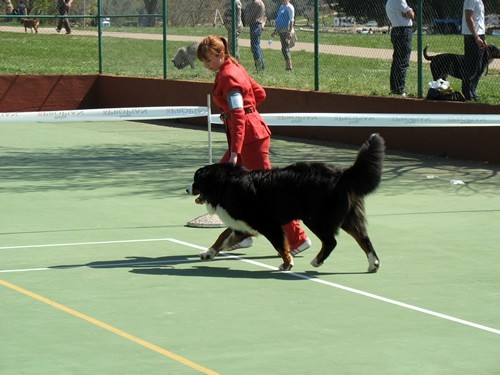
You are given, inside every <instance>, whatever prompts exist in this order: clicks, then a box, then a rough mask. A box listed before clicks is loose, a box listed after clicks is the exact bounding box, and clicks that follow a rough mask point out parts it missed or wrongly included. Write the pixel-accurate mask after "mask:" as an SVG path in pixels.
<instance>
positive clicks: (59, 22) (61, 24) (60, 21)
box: [56, 10, 64, 32]
mask: <svg viewBox="0 0 500 375" xmlns="http://www.w3.org/2000/svg"><path fill="white" fill-rule="evenodd" d="M59 15H60V16H63V15H64V12H63V11H61V10H60V11H59ZM63 27H64V18H58V20H57V27H56V31H57V32H60V31H61V30H62V28H63Z"/></svg>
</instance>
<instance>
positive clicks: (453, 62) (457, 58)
mask: <svg viewBox="0 0 500 375" xmlns="http://www.w3.org/2000/svg"><path fill="white" fill-rule="evenodd" d="M428 48H429V45H427V46H425V48H424V51H423V52H424V58H425V59H426V60H428V61H430V62H431V73H432V79H433V80H434V81H437V80H438V79H439V78H441V79H443V80H445V81H446V80H447V78H448V76H452V77H455V78H458V79H460V80H462V79H463V77H464V75H465V73H464V69H465V68H464V55H457V54H454V53H442V54H439V55H434V56H429V55H428V54H427V50H428ZM483 56H484V57H483V58H484V66H485V69H488V65H489V64H491V62H492V61H493V60H494V59H499V58H500V50H499V49H498V47H497V46H495V45H494V44H489V45H488V47H487V49H486V52H485V53H484V55H483ZM482 73H483V72H481V74H482Z"/></svg>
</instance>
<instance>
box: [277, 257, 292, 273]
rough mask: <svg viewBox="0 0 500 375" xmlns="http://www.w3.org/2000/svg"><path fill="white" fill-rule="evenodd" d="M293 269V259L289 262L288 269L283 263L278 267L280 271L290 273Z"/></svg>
mask: <svg viewBox="0 0 500 375" xmlns="http://www.w3.org/2000/svg"><path fill="white" fill-rule="evenodd" d="M292 267H293V259H292V261H291V262H290V264H289V265H288V267H286V266H285V263H282V264H281V265H280V271H290V270H291V269H292Z"/></svg>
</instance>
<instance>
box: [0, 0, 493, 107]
mask: <svg viewBox="0 0 500 375" xmlns="http://www.w3.org/2000/svg"><path fill="white" fill-rule="evenodd" d="M249 1H251V0H243V1H242V3H243V18H245V17H244V14H245V9H246V7H247V6H248V2H249ZM4 2H5V3H7V2H6V1H5V0H4ZM25 3H26V4H27V5H28V12H29V14H28V15H19V14H7V13H8V9H7V7H6V8H5V9H3V14H0V33H1V34H2V39H3V40H4V42H5V43H9V45H11V44H17V47H16V48H17V50H18V51H19V50H20V49H26V50H23V53H24V56H29V59H30V61H31V62H36V61H37V60H40V61H41V63H40V64H36V63H32V64H30V65H29V68H28V67H26V66H22V65H20V64H17V65H16V64H14V65H9V64H0V74H20V73H21V74H26V73H31V74H45V73H49V74H50V73H54V72H56V71H57V70H58V69H59V71H60V72H64V73H68V74H91V73H106V74H117V75H127V76H130V75H131V76H141V77H155V78H169V79H184V80H186V79H187V80H204V81H206V80H212V79H213V74H212V73H211V72H208V71H207V70H206V69H204V68H203V66H202V64H201V63H200V62H198V61H196V60H194V61H193V63H192V64H187V66H185V67H183V68H182V69H178V68H176V67H175V66H174V64H173V63H172V60H173V59H174V58H175V55H176V54H177V52H178V50H179V48H185V47H187V46H189V45H190V44H191V43H196V42H197V41H199V40H200V39H202V38H203V37H204V36H205V35H207V34H209V33H211V34H218V35H223V36H226V37H227V36H228V29H227V28H226V26H228V23H227V22H225V14H226V10H227V9H230V11H235V10H236V8H235V7H233V5H232V3H231V2H227V1H226V0H218V1H213V2H206V1H203V0H190V1H184V0H175V1H174V0H170V1H167V0H149V1H148V0H130V1H118V0H94V1H91V0H86V1H85V0H83V1H75V2H74V3H73V6H72V8H71V12H70V15H69V21H70V25H71V27H72V35H70V36H67V39H66V40H64V39H63V38H66V36H64V37H63V36H61V35H58V34H57V32H56V31H55V30H54V28H55V26H56V25H57V23H58V21H59V19H60V18H61V16H59V15H58V12H57V8H56V6H55V4H56V1H55V0H54V1H52V2H50V4H49V5H47V6H45V7H44V6H43V4H46V3H47V2H46V1H35V0H32V1H25ZM264 3H265V5H266V16H267V24H266V27H265V28H264V31H263V33H262V40H261V47H262V50H263V56H264V60H265V70H264V71H257V69H256V67H255V65H254V60H253V56H252V53H251V49H250V33H249V27H248V26H247V25H245V26H243V28H242V29H241V32H240V34H239V36H238V50H239V58H240V61H241V63H242V64H243V65H244V66H245V67H246V68H247V70H248V71H249V73H250V74H252V75H254V76H255V77H256V78H257V79H258V80H259V82H261V83H262V84H263V85H266V86H279V87H288V88H295V89H306V90H319V91H328V92H336V93H351V94H361V95H388V94H389V91H390V90H389V69H390V63H391V56H392V45H391V42H390V37H389V33H388V32H389V25H388V20H387V17H386V15H385V0H360V1H357V2H352V1H342V0H338V1H335V2H333V1H325V0H323V1H320V0H292V1H291V3H292V4H293V5H294V6H295V13H296V19H295V30H296V35H297V39H298V40H297V42H296V44H295V46H294V47H293V48H292V50H291V55H292V60H293V72H289V71H285V62H284V58H283V55H282V53H281V51H280V50H281V43H280V40H279V38H278V37H272V36H271V33H272V31H273V30H274V27H273V25H274V19H275V17H276V10H277V8H278V6H279V4H280V1H275V0H265V1H264ZM408 3H409V5H410V6H412V7H413V8H414V9H415V11H416V12H417V13H418V14H419V17H420V18H419V20H420V22H419V23H418V26H416V27H415V33H414V38H413V39H414V40H413V50H412V57H411V66H410V69H409V72H408V78H407V91H408V92H409V93H410V96H414V97H422V96H425V94H426V90H427V83H428V82H429V81H432V76H431V73H430V69H429V66H428V62H427V61H425V60H424V59H423V58H422V54H421V51H422V49H423V48H424V47H425V46H426V45H429V49H430V54H437V53H443V52H449V53H456V54H461V53H462V52H463V37H462V36H461V35H460V25H461V13H462V3H461V2H455V3H456V4H448V5H446V6H444V5H443V2H441V1H437V0H434V1H430V0H427V1H426V2H424V1H423V0H414V1H411V0H408ZM484 4H485V8H486V13H487V23H488V35H487V41H488V43H491V44H496V45H497V46H500V35H499V34H500V19H499V17H498V16H497V14H499V13H500V9H499V4H500V1H499V0H484ZM13 5H14V4H13ZM21 18H30V19H33V18H36V19H39V20H40V27H39V28H38V33H35V32H33V30H32V29H30V28H27V29H26V30H25V28H24V27H23V26H24V25H23V24H22V22H20V20H21ZM35 37H36V39H35ZM40 46H43V48H37V47H40ZM30 48H31V49H32V50H33V55H31V56H30ZM79 48H80V49H81V51H80V50H79ZM61 49H66V51H65V52H61ZM4 50H5V49H4ZM7 50H8V49H7ZM72 51H74V52H72ZM72 53H75V54H76V55H78V56H79V58H80V60H79V61H78V58H76V59H71V58H70V57H71V56H72V55H71V54H72ZM61 54H62V55H63V56H64V54H66V57H65V58H63V59H62V60H61ZM52 59H53V60H52ZM64 60H66V61H64ZM42 62H43V63H42ZM68 65H71V66H68ZM449 80H450V83H451V85H452V87H454V88H455V89H458V90H459V89H460V81H459V80H457V79H456V78H451V77H450V78H449ZM499 87H500V59H499V60H495V61H492V63H491V64H490V65H489V69H488V71H487V74H486V75H485V76H484V77H483V78H482V79H481V82H480V91H482V92H484V93H486V97H487V99H486V102H488V103H492V104H500V90H498V88H499Z"/></svg>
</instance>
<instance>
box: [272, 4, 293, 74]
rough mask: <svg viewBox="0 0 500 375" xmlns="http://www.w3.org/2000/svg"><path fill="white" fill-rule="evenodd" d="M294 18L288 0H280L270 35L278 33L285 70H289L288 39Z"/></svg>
mask: <svg viewBox="0 0 500 375" xmlns="http://www.w3.org/2000/svg"><path fill="white" fill-rule="evenodd" d="M294 20H295V8H294V6H293V5H292V4H291V3H290V0H281V5H280V7H279V9H278V14H277V15H276V21H275V25H274V27H275V30H274V31H273V33H272V34H271V35H272V36H274V35H276V34H278V35H279V37H280V41H281V53H282V54H283V57H284V58H285V63H286V68H285V69H286V70H289V71H291V70H292V69H293V66H292V55H291V54H290V41H291V39H292V33H293V24H294Z"/></svg>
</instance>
